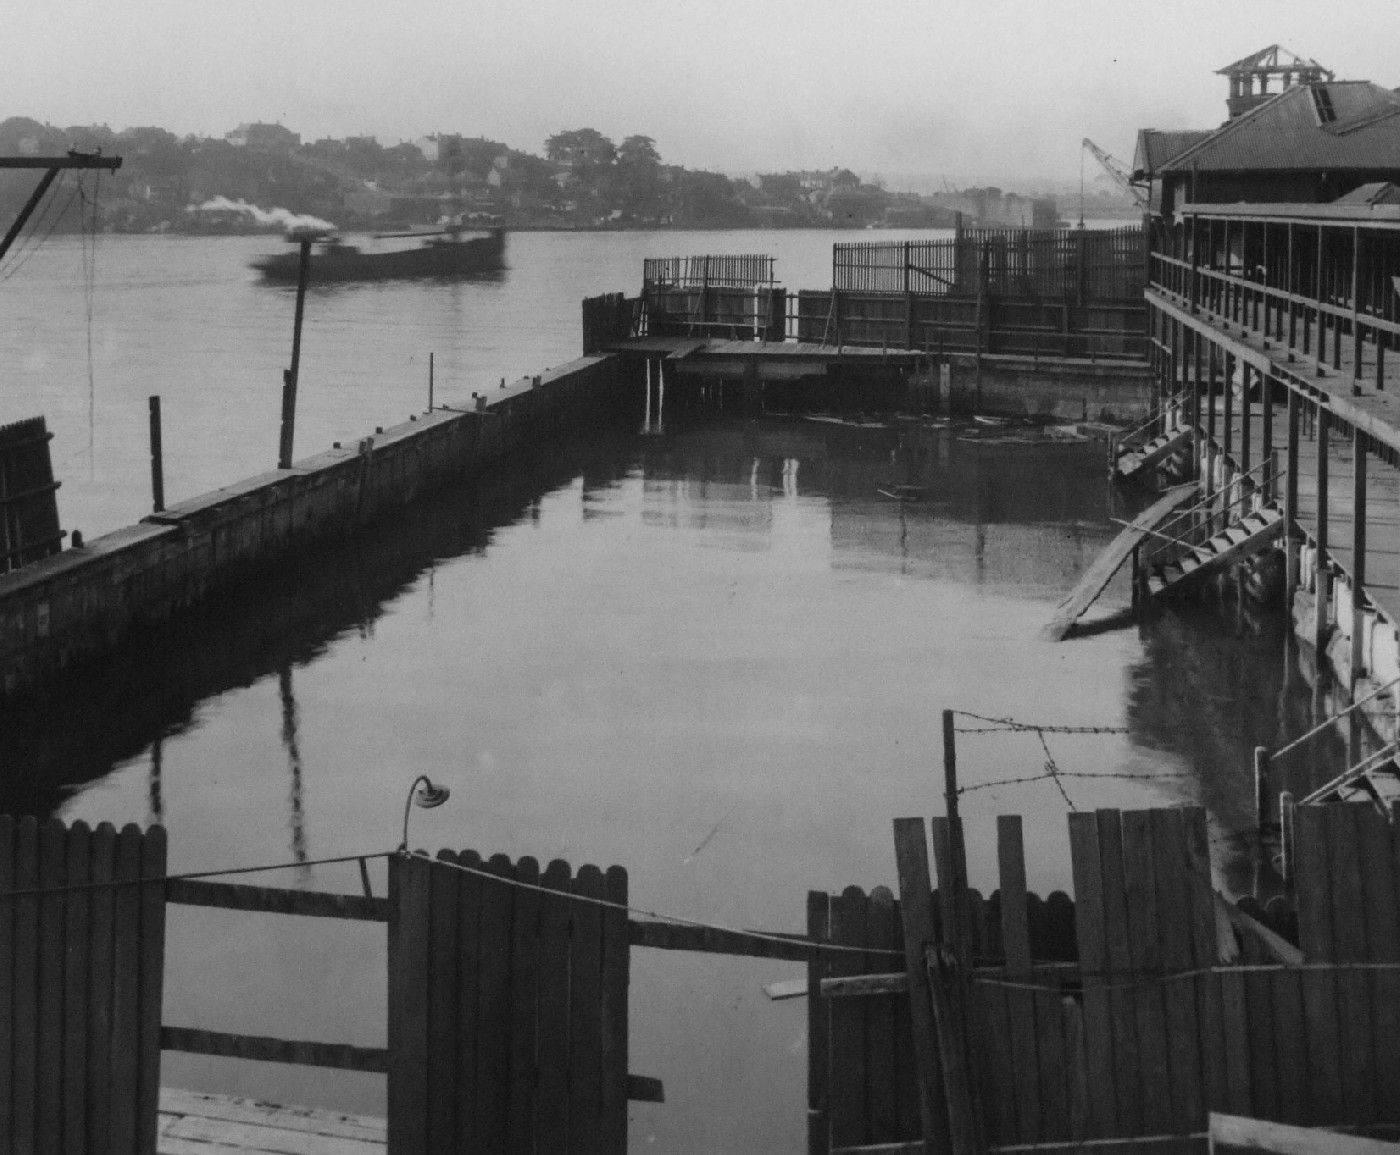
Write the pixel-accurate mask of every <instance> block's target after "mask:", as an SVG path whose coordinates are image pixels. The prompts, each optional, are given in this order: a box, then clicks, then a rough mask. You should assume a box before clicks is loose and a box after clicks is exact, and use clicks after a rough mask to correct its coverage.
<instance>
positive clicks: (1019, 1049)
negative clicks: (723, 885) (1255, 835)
mask: <svg viewBox="0 0 1400 1155" xmlns="http://www.w3.org/2000/svg"><path fill="white" fill-rule="evenodd" d="M1068 817H1069V835H1070V848H1071V857H1072V862H1073V877H1074V885H1075V894H1076V898H1075V902H1074V904H1073V910H1072V919H1071V921H1070V925H1071V926H1072V932H1073V949H1072V951H1069V952H1068V953H1069V956H1070V957H1069V959H1068V960H1066V959H1064V958H1057V957H1055V956H1056V955H1057V954H1058V955H1063V954H1065V953H1066V951H1065V950H1064V947H1065V945H1066V944H1065V943H1064V941H1063V928H1064V926H1065V922H1064V915H1063V914H1061V915H1058V916H1057V917H1056V920H1055V921H1056V922H1057V925H1058V926H1059V928H1060V929H1058V930H1056V931H1054V932H1051V934H1050V937H1049V939H1047V938H1046V937H1045V933H1044V931H1043V930H1042V932H1041V933H1040V934H1039V935H1037V932H1036V930H1035V927H1034V924H1033V921H1032V916H1031V913H1030V912H1031V911H1032V910H1033V909H1034V907H1035V905H1036V903H1035V901H1034V899H1033V896H1030V895H1028V894H1027V892H1026V886H1025V862H1024V858H1023V855H1022V851H1021V838H1020V820H1019V819H1015V818H1003V819H1001V820H999V823H998V837H999V846H998V857H999V861H1000V864H1001V878H1000V883H1001V886H1000V890H999V892H998V893H997V895H995V896H994V901H989V902H985V903H984V902H982V901H981V900H979V899H977V898H976V896H975V895H973V894H972V893H971V892H964V893H963V894H962V895H961V896H959V895H958V894H957V893H956V892H955V891H954V890H953V888H952V886H951V885H950V884H949V881H948V880H949V879H951V878H952V876H953V872H952V870H951V859H950V857H949V852H948V850H947V845H948V841H949V840H948V835H947V829H948V828H947V825H946V820H935V826H934V850H935V853H934V858H935V860H936V861H937V863H938V873H939V878H940V882H941V883H942V885H941V886H940V888H939V891H937V892H930V891H929V882H928V853H927V847H926V836H925V833H924V825H923V823H922V821H920V820H917V819H913V820H910V819H903V820H900V821H899V822H898V823H897V824H896V851H897V857H898V859H899V863H900V883H901V903H900V904H899V905H898V906H894V905H893V903H892V900H891V899H890V898H888V897H887V896H885V895H882V894H880V892H878V891H877V892H876V893H875V894H874V895H872V896H871V897H870V898H869V899H866V898H865V897H864V896H862V895H860V894H859V892H852V891H848V892H846V894H845V895H843V896H841V897H840V898H839V899H832V900H830V904H829V906H826V907H823V905H822V902H821V901H819V898H824V897H825V896H816V897H814V898H813V899H812V900H811V906H810V909H811V910H812V911H813V914H812V918H813V925H814V929H815V928H816V927H818V926H820V925H822V923H823V920H825V925H826V926H827V928H828V930H829V931H831V932H832V933H836V932H839V933H842V934H844V935H846V937H848V938H851V937H854V939H855V941H857V942H858V943H861V944H864V945H873V942H872V940H871V939H870V935H871V934H872V933H874V934H876V936H877V937H876V939H875V940H874V941H875V942H880V943H885V942H888V941H897V938H898V936H897V935H895V936H893V937H892V936H891V935H890V934H889V932H888V931H887V930H886V927H888V925H889V923H890V921H891V915H890V910H891V909H893V910H897V911H898V912H899V920H898V921H899V922H900V923H901V924H902V925H903V929H904V934H905V941H906V942H914V943H918V944H920V947H925V946H926V945H927V946H931V948H932V949H928V950H926V949H920V947H916V949H914V950H913V951H906V957H907V959H908V965H907V967H906V969H905V971H904V973H903V974H886V975H883V976H882V975H878V974H871V975H867V977H865V978H863V979H859V980H854V981H850V980H845V981H843V980H841V979H839V978H838V977H836V976H835V975H834V974H833V973H832V972H827V977H823V973H822V972H821V971H819V970H818V966H819V965H820V964H814V967H813V970H812V978H811V979H810V980H809V983H810V984H811V989H812V993H813V994H816V993H817V992H818V991H821V992H823V993H824V994H825V995H826V996H827V1002H828V1004H829V1010H827V1011H825V1012H819V1011H816V1010H815V1009H814V1011H813V1012H812V1013H813V1014H814V1016H816V1017H814V1020H813V1021H814V1023H815V1022H818V1021H819V1020H820V1019H821V1017H822V1016H823V1015H825V1016H827V1018H826V1021H827V1023H828V1024H829V1026H828V1028H827V1030H828V1035H827V1038H826V1041H825V1042H824V1043H823V1045H822V1049H823V1050H824V1051H825V1053H826V1054H827V1056H828V1058H827V1063H826V1064H825V1066H824V1068H823V1070H822V1071H817V1069H816V1065H815V1064H816V1063H817V1060H816V1059H815V1058H814V1060H813V1061H814V1074H813V1078H814V1079H816V1080H818V1084H819V1085H818V1088H817V1092H816V1094H817V1096H818V1099H819V1101H820V1102H821V1103H825V1104H826V1105H827V1117H828V1120H829V1130H828V1131H826V1132H821V1130H820V1128H817V1127H815V1126H814V1138H813V1142H812V1146H811V1149H812V1150H813V1151H817V1152H826V1151H839V1150H843V1149H844V1150H854V1149H859V1147H861V1146H862V1145H867V1144H872V1143H876V1142H885V1143H895V1144H900V1143H905V1144H908V1145H909V1148H908V1149H910V1150H914V1149H918V1146H919V1144H921V1143H922V1141H923V1140H922V1137H920V1136H919V1133H918V1132H916V1133H915V1135H914V1136H911V1135H910V1134H909V1133H908V1128H909V1127H910V1125H911V1119H910V1117H909V1110H908V1100H907V1087H908V1082H909V1076H908V1073H907V1071H906V1070H904V1069H903V1068H901V1067H900V1066H899V1063H900V1062H908V1061H909V1060H910V1056H911V1055H912V1060H913V1063H914V1068H915V1083H916V1085H917V1086H918V1087H919V1088H920V1100H919V1101H920V1105H921V1111H922V1112H923V1114H922V1117H921V1120H920V1126H921V1128H922V1133H923V1134H924V1135H929V1136H931V1137H932V1138H933V1140H934V1141H935V1142H936V1143H946V1144H949V1145H950V1149H951V1150H952V1151H954V1152H963V1151H975V1150H988V1149H990V1150H991V1151H998V1150H1003V1149H1010V1148H1016V1147H1020V1146H1023V1145H1027V1144H1037V1145H1049V1146H1055V1145H1063V1146H1065V1147H1071V1146H1074V1145H1077V1144H1082V1143H1084V1142H1086V1141H1098V1140H1111V1139H1138V1140H1141V1139H1143V1138H1147V1137H1150V1138H1153V1139H1154V1140H1159V1139H1164V1138H1165V1139H1170V1138H1171V1137H1178V1138H1180V1139H1181V1140H1183V1141H1186V1140H1190V1141H1193V1142H1196V1143H1200V1142H1201V1141H1202V1140H1203V1136H1204V1134H1205V1131H1206V1127H1207V1118H1208V1114H1209V1113H1210V1112H1220V1113H1229V1114H1234V1115H1248V1116H1253V1117H1256V1118H1260V1119H1265V1120H1276V1121H1279V1122H1285V1123H1290V1124H1295V1125H1300V1126H1312V1127H1329V1126H1360V1127H1367V1126H1374V1125H1379V1124H1389V1125H1395V1124H1400V834H1397V832H1396V831H1395V830H1393V829H1392V827H1391V825H1390V823H1389V822H1388V821H1387V819H1386V818H1385V817H1384V816H1382V815H1381V814H1379V813H1378V812H1376V811H1375V810H1373V809H1372V808H1370V807H1356V806H1345V805H1343V806H1334V807H1316V806H1309V807H1299V808H1298V810H1297V815H1296V819H1295V845H1296V847H1297V880H1298V881H1297V901H1296V927H1297V933H1298V938H1299V943H1298V946H1296V947H1295V946H1294V945H1292V944H1290V943H1288V942H1287V941H1286V940H1284V939H1283V938H1282V937H1281V936H1279V935H1278V934H1277V933H1276V932H1274V931H1273V930H1271V929H1270V928H1269V927H1267V926H1265V925H1263V924H1261V923H1260V922H1258V921H1256V920H1255V919H1253V918H1251V917H1250V916H1249V915H1248V914H1246V913H1245V912H1244V911H1242V910H1241V909H1240V908H1238V907H1236V906H1234V905H1233V904H1230V903H1228V902H1226V901H1225V900H1224V899H1223V898H1222V897H1221V896H1219V895H1218V893H1217V892H1216V891H1215V889H1214V886H1213V883H1212V881H1211V880H1212V875H1211V863H1210V854H1209V843H1208V834H1207V828H1206V819H1205V813H1204V811H1202V810H1200V809H1198V808H1183V809H1169V810H1153V811H1126V812H1119V811H1116V810H1101V811H1098V812H1096V813H1072V814H1070V815H1069V816H1068ZM940 822H942V823H943V825H942V828H941V829H942V833H941V834H940V825H939V823H940ZM1065 901H1067V900H1065ZM1052 906H1055V907H1059V908H1060V909H1063V902H1061V901H1060V900H1058V899H1054V898H1053V896H1052V900H1049V901H1047V902H1046V903H1044V904H1042V910H1043V911H1044V910H1049V909H1051V908H1052ZM1255 909H1256V910H1257V909H1258V908H1257V907H1255ZM1291 921H1292V920H1291V919H1290V918H1288V917H1287V916H1286V915H1283V916H1281V917H1279V918H1278V922H1279V923H1282V924H1287V923H1288V922H1291ZM862 923H863V925H864V928H865V929H864V930H860V929H859V928H860V927H861V925H862ZM853 926H854V927H856V928H858V929H856V930H855V931H852V930H851V928H852V927H853ZM964 927H965V928H968V929H966V930H960V929H958V928H964ZM872 928H875V929H874V930H872ZM862 935H864V936H865V937H863V938H862V937H861V936H862ZM1299 948H1301V949H1299ZM885 957H887V956H885ZM862 962H863V963H864V966H863V967H861V966H860V964H861V963H862ZM876 963H877V960H875V959H873V958H872V959H869V960H860V959H859V956H857V957H856V959H855V961H854V962H853V963H851V964H848V967H857V968H858V969H865V970H867V971H871V970H873V968H874V967H875V965H876ZM911 990H912V991H913V992H914V996H913V998H912V999H911V998H910V997H909V994H908V992H910V991H911ZM882 1001H883V1002H885V1003H887V1004H888V1005H886V1006H884V1007H881V1006H879V1005H878V1004H879V1003H880V1002H882ZM847 1003H857V1004H859V1003H864V1004H866V1005H865V1006H863V1007H857V1008H856V1009H851V1010H848V1009H846V1008H845V1006H844V1004H847ZM906 1015H907V1019H906V1018H905V1016H906ZM901 1021H904V1022H906V1023H908V1024H909V1026H910V1028H911V1032H910V1033H911V1036H912V1041H913V1046H912V1048H909V1047H906V1046H905V1045H904V1044H903V1043H900V1042H898V1039H899V1038H900V1032H901V1031H902V1029H903V1028H902V1027H901V1026H900V1022H901ZM814 1038H816V1035H815V1034H814ZM892 1040H894V1041H892ZM814 1049H816V1048H814ZM889 1053H893V1054H894V1055H896V1056H897V1058H896V1060H895V1061H894V1065H893V1066H892V1067H891V1066H890V1065H889V1062H888V1061H887V1060H886V1059H884V1058H883V1057H880V1058H878V1059H877V1060H876V1065H875V1066H874V1067H872V1066H870V1063H871V1057H872V1056H884V1055H886V1054H889ZM855 1055H860V1056H863V1057H864V1058H863V1060H862V1061H864V1062H865V1063H866V1064H867V1066H866V1067H865V1068H864V1071H863V1078H861V1079H858V1080H857V1082H858V1088H857V1089H856V1090H852V1089H851V1088H849V1087H847V1088H843V1089H842V1090H841V1092H840V1095H841V1096H844V1097H846V1098H850V1099H854V1100H856V1101H858V1102H861V1103H863V1107H862V1108H861V1110H863V1112H864V1113H863V1114H860V1113H859V1112H858V1111H856V1110H855V1109H853V1108H851V1107H849V1106H847V1105H846V1102H845V1098H838V1097H837V1095H836V1092H835V1091H832V1090H830V1088H831V1080H833V1079H835V1077H836V1076H835V1073H834V1072H836V1071H837V1070H843V1069H844V1070H846V1071H851V1070H859V1068H858V1067H853V1066H852V1064H853V1063H854V1062H856V1060H855V1059H854V1058H853V1056H855ZM880 1064H884V1066H883V1067H882V1066H880ZM876 1070H880V1071H883V1072H884V1073H883V1074H882V1076H881V1080H880V1084H877V1083H876V1082H875V1081H874V1080H873V1077H872V1072H873V1071H876ZM851 1077H852V1076H850V1075H849V1074H848V1075H847V1076H845V1079H850V1078H851ZM821 1080H826V1082H825V1083H822V1082H821ZM881 1085H885V1086H889V1087H893V1088H895V1091H894V1093H893V1094H894V1099H893V1101H894V1103H895V1114H894V1115H891V1114H890V1113H889V1109H888V1105H887V1103H886V1102H885V1101H884V1100H882V1099H881V1098H880V1096H881V1095H883V1094H885V1093H886V1092H884V1091H883V1090H882V1089H881ZM853 1119H856V1120H858V1125H857V1124H856V1123H851V1122H850V1120H853ZM891 1119H893V1120H895V1123H894V1124H891V1123H890V1122H889V1121H890V1120H891ZM940 1149H943V1148H940Z"/></svg>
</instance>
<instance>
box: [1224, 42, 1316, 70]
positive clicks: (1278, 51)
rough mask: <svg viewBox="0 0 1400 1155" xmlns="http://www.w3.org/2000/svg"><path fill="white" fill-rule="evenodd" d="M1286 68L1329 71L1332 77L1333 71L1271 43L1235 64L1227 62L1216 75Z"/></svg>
mask: <svg viewBox="0 0 1400 1155" xmlns="http://www.w3.org/2000/svg"><path fill="white" fill-rule="evenodd" d="M1285 69H1288V70H1294V69H1302V70H1313V69H1315V70H1317V71H1318V72H1325V73H1327V75H1328V77H1329V78H1330V77H1331V75H1332V73H1331V72H1330V71H1329V70H1328V69H1326V68H1323V67H1322V65H1320V64H1319V63H1318V62H1317V61H1316V60H1313V59H1311V58H1310V57H1307V56H1299V55H1298V54H1297V53H1296V52H1290V51H1289V50H1288V49H1287V48H1284V47H1282V46H1280V45H1278V44H1270V45H1269V46H1268V47H1267V48H1261V49H1259V51H1258V52H1251V53H1250V54H1249V55H1248V56H1242V57H1240V59H1238V60H1236V61H1235V62H1234V63H1233V64H1227V65H1225V67H1224V68H1218V69H1216V72H1215V75H1216V76H1229V75H1230V73H1232V72H1257V71H1260V70H1268V71H1283V70H1285Z"/></svg>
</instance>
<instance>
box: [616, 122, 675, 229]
mask: <svg viewBox="0 0 1400 1155" xmlns="http://www.w3.org/2000/svg"><path fill="white" fill-rule="evenodd" d="M612 194H613V197H612V199H613V200H614V201H615V202H616V204H617V207H619V208H620V209H622V211H623V212H625V213H629V214H631V215H632V216H634V217H650V218H655V217H659V216H662V215H663V214H664V212H665V208H666V206H665V204H664V203H663V198H662V191H661V156H660V154H659V153H657V151H656V141H654V140H652V138H651V137H649V136H629V137H627V138H626V139H625V140H624V141H623V142H622V144H621V145H619V146H618V150H617V165H616V166H615V170H614V172H613V187H612Z"/></svg>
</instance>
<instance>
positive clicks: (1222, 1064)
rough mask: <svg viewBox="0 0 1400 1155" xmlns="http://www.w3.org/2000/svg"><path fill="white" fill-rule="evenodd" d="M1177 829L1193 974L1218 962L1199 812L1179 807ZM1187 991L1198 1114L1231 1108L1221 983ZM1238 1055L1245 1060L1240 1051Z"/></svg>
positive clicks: (1206, 839) (1207, 980)
mask: <svg viewBox="0 0 1400 1155" xmlns="http://www.w3.org/2000/svg"><path fill="white" fill-rule="evenodd" d="M1181 828H1182V829H1181V838H1182V843H1181V852H1182V855H1183V856H1184V857H1183V861H1182V871H1183V883H1184V896H1183V901H1184V902H1185V904H1186V923H1187V926H1188V927H1189V931H1190V935H1189V949H1188V951H1187V955H1186V957H1187V961H1188V965H1190V966H1191V967H1193V968H1198V969H1199V968H1207V967H1213V966H1215V965H1216V963H1217V962H1218V961H1219V958H1220V943H1219V941H1218V939H1217V936H1216V934H1217V932H1216V928H1217V922H1216V915H1215V884H1214V879H1213V878H1212V875H1211V864H1210V831H1209V829H1208V827H1207V825H1206V812H1205V809H1204V807H1200V806H1188V807H1184V808H1183V809H1182V811H1181ZM1191 986H1192V988H1193V991H1192V994H1193V1001H1194V1004H1195V1014H1196V1016H1197V1023H1198V1035H1199V1043H1200V1067H1201V1095H1202V1109H1203V1110H1205V1111H1212V1110H1216V1111H1223V1110H1228V1109H1229V1108H1230V1106H1231V1103H1230V1075H1229V1068H1228V1059H1227V1054H1228V1044H1227V1041H1226V1035H1225V1007H1224V991H1223V988H1222V985H1221V977H1220V976H1219V975H1216V974H1210V975H1202V976H1201V977H1199V978H1197V979H1196V980H1195V981H1194V982H1193V983H1192V984H1191ZM1241 1053H1242V1054H1247V1052H1246V1051H1244V1049H1243V1048H1241ZM1246 1077H1247V1076H1246Z"/></svg>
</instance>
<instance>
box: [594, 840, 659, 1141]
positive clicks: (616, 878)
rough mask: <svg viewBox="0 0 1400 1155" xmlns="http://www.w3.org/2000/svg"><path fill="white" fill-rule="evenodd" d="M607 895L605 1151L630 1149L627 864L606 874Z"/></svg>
mask: <svg viewBox="0 0 1400 1155" xmlns="http://www.w3.org/2000/svg"><path fill="white" fill-rule="evenodd" d="M603 895H604V897H605V898H606V899H607V900H608V902H609V903H611V904H612V905H611V906H610V907H609V908H608V909H606V910H604V911H603V975H602V1011H601V1018H602V1036H601V1043H602V1063H601V1066H602V1081H601V1084H600V1088H599V1090H600V1104H599V1123H598V1136H599V1140H600V1142H599V1144H598V1149H599V1151H600V1152H601V1155H627V1099H628V1079H629V1075H628V1072H627V1058H628V1046H627V1039H628V1034H627V1032H628V1014H627V992H628V984H629V983H630V982H631V950H630V947H629V945H628V942H627V910H626V907H627V905H628V893H627V871H626V870H625V869H624V868H623V867H621V866H610V867H608V869H607V872H606V873H605V874H604V875H603ZM658 1085H659V1084H658Z"/></svg>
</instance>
